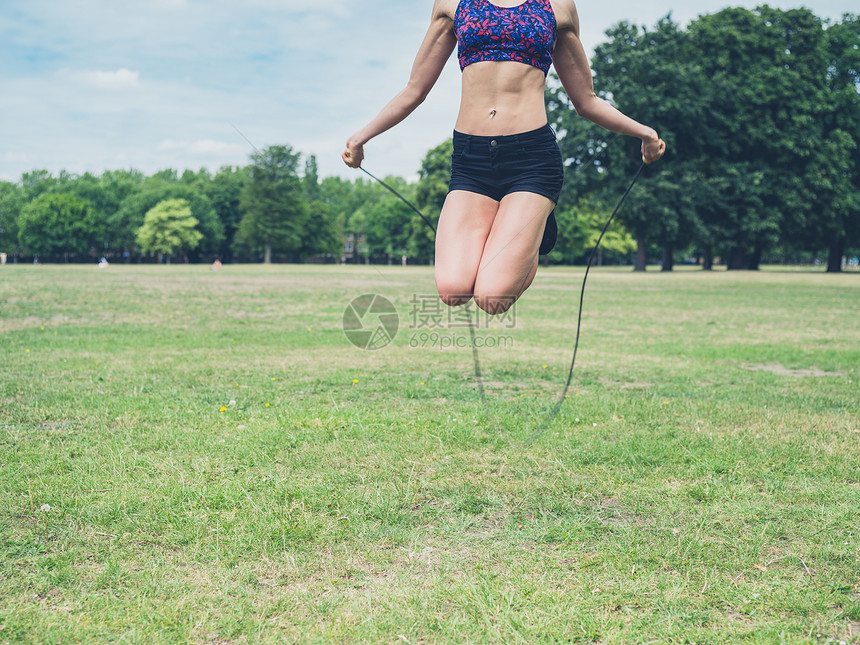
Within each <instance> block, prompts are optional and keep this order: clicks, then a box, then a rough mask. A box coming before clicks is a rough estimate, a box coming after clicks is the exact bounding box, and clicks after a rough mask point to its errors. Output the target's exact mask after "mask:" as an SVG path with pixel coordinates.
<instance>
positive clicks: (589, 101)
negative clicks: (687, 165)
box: [553, 0, 666, 163]
mask: <svg viewBox="0 0 860 645" xmlns="http://www.w3.org/2000/svg"><path fill="white" fill-rule="evenodd" d="M554 4H555V5H556V12H557V22H558V34H557V39H556V43H555V49H554V50H553V65H554V66H555V71H556V73H557V74H558V78H559V80H561V84H562V87H564V91H565V92H567V95H568V96H569V97H570V100H571V101H572V102H573V107H574V109H576V113H577V114H579V115H580V116H581V117H583V118H586V119H588V120H589V121H591V122H592V123H596V124H597V125H599V126H600V127H602V128H606V129H607V130H611V131H612V132H618V133H620V134H626V135H628V136H631V137H637V138H639V139H642V159H643V160H644V161H645V162H646V163H651V162H654V161H657V160H658V159H659V158H660V157H662V156H663V153H664V152H665V151H666V144H665V143H664V142H663V140H662V139H660V137H659V136H657V132H656V130H654V128H650V127H648V126H647V125H643V124H641V123H639V122H638V121H635V120H633V119H631V118H630V117H628V116H626V115H625V114H622V113H621V112H620V111H618V110H617V109H615V108H614V107H612V106H611V105H610V104H609V103H607V102H606V101H604V100H603V99H601V98H600V97H598V96H597V95H596V94H595V93H594V79H593V78H592V76H591V67H590V65H589V64H588V57H587V56H586V55H585V50H584V49H583V47H582V42H581V41H580V40H579V16H578V14H577V12H576V5H575V4H574V2H573V0H560V1H559V2H556V3H554Z"/></svg>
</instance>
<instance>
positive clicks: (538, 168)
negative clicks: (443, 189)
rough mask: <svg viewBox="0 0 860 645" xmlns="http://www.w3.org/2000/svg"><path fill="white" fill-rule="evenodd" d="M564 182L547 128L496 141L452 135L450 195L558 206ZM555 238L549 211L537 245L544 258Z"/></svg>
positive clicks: (560, 165)
mask: <svg viewBox="0 0 860 645" xmlns="http://www.w3.org/2000/svg"><path fill="white" fill-rule="evenodd" d="M563 182H564V164H563V163H562V160H561V151H560V150H559V147H558V142H557V141H556V138H555V132H553V129H552V128H551V127H550V125H549V124H546V125H545V126H543V127H542V128H538V129H537V130H532V131H531V132H522V133H520V134H511V135H505V136H497V137H479V136H475V135H471V134H463V133H462V132H457V131H456V130H455V131H454V153H453V155H452V157H451V181H450V182H449V183H448V191H449V192H450V191H452V190H466V191H469V192H472V193H478V194H480V195H486V196H487V197H489V198H490V199H494V200H496V201H497V202H500V201H502V198H503V197H504V196H505V195H509V194H510V193H516V192H528V193H537V194H538V195H543V196H544V197H546V198H548V199H550V200H552V201H553V202H556V203H557V202H558V197H559V195H560V194H561V187H562V184H563ZM556 234H557V226H556V222H555V212H554V211H553V213H551V214H550V217H549V219H548V220H547V225H546V230H545V231H544V239H543V241H542V242H541V249H540V253H541V254H542V255H544V254H546V253H549V251H550V250H551V249H552V247H553V246H554V245H555V237H556ZM550 238H551V239H550Z"/></svg>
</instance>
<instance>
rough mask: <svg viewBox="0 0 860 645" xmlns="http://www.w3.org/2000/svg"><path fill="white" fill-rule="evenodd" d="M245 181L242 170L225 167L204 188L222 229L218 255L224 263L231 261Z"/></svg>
mask: <svg viewBox="0 0 860 645" xmlns="http://www.w3.org/2000/svg"><path fill="white" fill-rule="evenodd" d="M247 180H248V173H247V172H246V171H245V169H244V168H232V167H225V168H221V170H219V171H218V173H217V174H216V175H215V176H214V177H213V178H212V181H211V182H209V184H208V186H207V188H206V196H207V197H208V198H209V201H210V202H211V203H212V208H214V209H215V213H216V214H217V216H218V219H219V220H220V221H221V226H222V227H223V229H224V241H223V242H222V244H221V248H220V250H219V252H218V255H219V256H220V257H221V259H222V260H224V261H225V262H231V261H232V260H233V240H234V239H235V237H236V231H237V230H238V228H239V222H240V221H241V220H242V209H241V206H240V196H241V194H242V187H243V186H244V185H245V182H246V181H247Z"/></svg>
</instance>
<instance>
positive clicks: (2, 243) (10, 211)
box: [0, 181, 24, 256]
mask: <svg viewBox="0 0 860 645" xmlns="http://www.w3.org/2000/svg"><path fill="white" fill-rule="evenodd" d="M23 207H24V191H23V190H22V189H21V188H20V187H19V186H17V185H15V184H13V183H10V182H8V181H3V182H0V251H2V252H3V253H6V254H7V255H12V256H15V255H18V254H19V252H20V246H19V244H18V218H19V217H20V215H21V209H22V208H23Z"/></svg>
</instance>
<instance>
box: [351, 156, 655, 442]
mask: <svg viewBox="0 0 860 645" xmlns="http://www.w3.org/2000/svg"><path fill="white" fill-rule="evenodd" d="M605 149H606V148H604V149H603V150H601V151H599V152H598V153H597V154H596V155H595V156H594V157H592V159H591V160H589V161H588V162H587V163H586V164H583V165H581V166H580V168H582V167H584V166H586V165H588V164H589V163H591V161H593V160H594V159H595V158H596V157H597V156H598V155H599V154H601V153H602V152H603V151H604V150H605ZM645 165H646V162H645V159H644V158H643V159H642V163H641V164H640V166H639V169H638V170H637V171H636V173H635V174H634V175H633V179H632V180H631V181H630V184H629V185H628V186H627V190H625V191H624V194H623V195H621V199H619V200H618V203H617V204H616V205H615V208H614V209H613V211H612V214H611V215H610V216H609V219H607V220H606V224H604V226H603V229H602V230H601V231H600V235H599V236H598V238H597V242H596V243H595V245H594V248H592V249H591V253H590V254H589V256H588V262H587V263H586V265H585V275H584V276H583V278H582V288H581V290H580V293H579V313H578V315H577V319H576V342H575V344H574V346H573V358H572V359H571V361H570V370H569V371H568V373H567V381H565V384H564V390H563V391H562V393H561V397H559V399H558V401H557V402H556V404H555V405H554V406H553V407H552V409H551V410H550V411H549V413H548V414H547V416H546V418H545V419H544V421H543V423H541V424H540V425H539V426H538V427H537V428H536V429H535V430H534V432H532V434H531V435H529V437H528V439H526V442H525V447H529V446H531V445H532V444H533V443H534V442H535V440H536V439H537V438H538V437H540V436H541V435H542V434H543V433H544V431H546V429H547V428H548V427H549V425H550V424H551V423H552V422H553V421H554V420H555V418H556V417H557V416H558V413H559V412H560V411H561V408H562V406H563V405H564V402H565V400H566V399H567V395H568V392H570V384H571V383H572V382H573V368H574V366H575V365H576V354H577V351H578V350H579V338H580V332H581V330H582V309H583V304H584V302H585V285H586V283H587V282H588V273H589V271H590V270H591V265H592V263H593V261H594V257H595V255H596V254H597V250H598V249H599V248H600V242H601V241H603V236H604V235H605V234H606V231H607V230H608V229H609V226H610V224H612V221H613V220H614V219H615V216H616V215H617V214H618V211H619V210H620V209H621V205H622V204H623V203H624V200H626V199H627V196H628V195H629V194H630V191H631V190H633V186H634V185H635V184H636V181H637V180H638V179H639V176H640V175H641V174H642V171H643V170H644V169H645ZM361 170H362V171H363V172H364V173H365V174H366V175H367V176H368V177H370V178H371V179H373V180H374V181H377V182H379V184H380V185H382V186H383V187H384V188H386V189H388V190H389V191H391V192H392V193H393V194H394V195H396V196H397V197H398V198H400V199H401V200H402V201H403V202H404V203H405V204H406V205H407V206H408V207H409V208H411V209H412V210H413V211H415V212H416V213H417V214H418V215H419V216H420V217H421V219H422V220H424V223H425V224H427V226H429V227H430V228H431V229H432V230H433V232H434V233H435V232H436V227H435V226H433V223H432V222H431V221H430V220H429V219H427V217H425V216H424V214H423V213H422V212H421V211H420V210H419V209H418V207H417V206H415V204H413V203H412V202H411V201H409V200H408V199H406V198H405V197H404V196H403V195H401V194H400V193H399V192H397V191H396V190H395V189H394V188H392V187H391V186H389V185H388V184H387V183H385V182H384V181H382V180H381V179H380V178H379V177H376V176H375V175H373V174H371V173H370V172H368V171H367V170H366V169H365V168H363V167H361ZM468 307H469V305H468V304H467V305H466V313H467V316H468V317H469V333H470V335H471V340H472V358H473V360H474V362H475V379H476V382H477V385H478V392H479V393H480V396H481V401H482V403H483V405H484V407H485V408H486V407H487V399H486V394H485V392H484V381H483V376H482V374H481V364H480V360H479V358H478V346H477V343H476V342H475V328H474V326H473V325H472V324H471V312H469V308H468Z"/></svg>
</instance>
